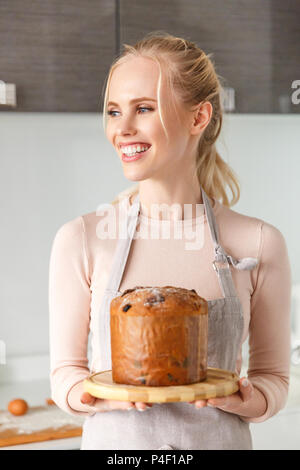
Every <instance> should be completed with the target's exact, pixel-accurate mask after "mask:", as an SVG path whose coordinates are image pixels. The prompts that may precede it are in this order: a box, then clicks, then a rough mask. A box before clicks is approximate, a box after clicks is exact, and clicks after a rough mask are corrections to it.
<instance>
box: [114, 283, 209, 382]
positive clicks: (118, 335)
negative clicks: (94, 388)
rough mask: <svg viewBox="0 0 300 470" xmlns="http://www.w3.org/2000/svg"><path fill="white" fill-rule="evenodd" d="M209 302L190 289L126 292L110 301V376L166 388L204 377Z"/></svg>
mask: <svg viewBox="0 0 300 470" xmlns="http://www.w3.org/2000/svg"><path fill="white" fill-rule="evenodd" d="M207 313H208V305H207V301H206V300H205V299H204V298H202V297H200V296H199V295H198V294H197V292H196V291H195V290H194V289H192V290H189V289H184V288H180V287H174V286H164V287H142V286H136V287H134V288H132V289H127V290H125V291H124V292H123V293H122V294H121V295H119V296H117V297H115V298H114V299H113V300H112V301H111V304H110V329H111V354H112V378H113V381H114V382H116V383H121V384H128V385H146V386H168V385H186V384H191V383H197V382H200V381H201V380H204V379H205V378H206V371H207V332H208V315H207Z"/></svg>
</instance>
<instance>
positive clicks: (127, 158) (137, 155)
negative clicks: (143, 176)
mask: <svg viewBox="0 0 300 470" xmlns="http://www.w3.org/2000/svg"><path fill="white" fill-rule="evenodd" d="M151 147H152V146H151V145H150V147H148V148H147V149H146V150H143V151H141V152H136V153H134V154H133V155H127V154H126V153H123V152H122V160H123V161H124V162H131V161H135V160H138V159H139V158H141V157H143V156H144V155H145V154H146V153H147V152H148V150H149V149H150V148H151Z"/></svg>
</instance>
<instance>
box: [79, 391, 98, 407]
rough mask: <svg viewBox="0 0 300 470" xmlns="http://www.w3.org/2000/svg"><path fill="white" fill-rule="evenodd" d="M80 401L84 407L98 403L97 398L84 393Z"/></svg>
mask: <svg viewBox="0 0 300 470" xmlns="http://www.w3.org/2000/svg"><path fill="white" fill-rule="evenodd" d="M80 401H81V403H83V404H84V405H92V404H93V403H94V402H95V401H96V398H95V397H93V396H92V395H91V394H90V393H88V392H84V393H83V394H82V395H81V397H80Z"/></svg>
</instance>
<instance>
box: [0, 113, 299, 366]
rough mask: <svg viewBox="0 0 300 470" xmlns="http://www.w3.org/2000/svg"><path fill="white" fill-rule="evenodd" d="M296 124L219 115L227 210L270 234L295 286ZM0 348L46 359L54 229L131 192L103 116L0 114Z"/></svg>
mask: <svg viewBox="0 0 300 470" xmlns="http://www.w3.org/2000/svg"><path fill="white" fill-rule="evenodd" d="M299 130H300V116H298V115H234V114H233V115H226V116H225V121H224V127H223V132H222V134H221V136H220V141H219V144H218V149H219V151H220V153H221V154H222V156H223V158H224V159H226V160H227V161H228V162H229V163H230V165H231V166H232V167H233V169H234V170H235V172H236V173H237V175H238V176H239V179H240V182H241V199H240V202H239V203H238V204H237V205H236V206H234V207H233V209H234V210H237V211H238V212H242V213H244V214H248V215H251V216H255V217H259V218H262V219H264V220H266V221H267V222H269V223H272V224H273V225H275V226H276V227H278V228H279V229H280V230H281V231H282V233H283V234H284V236H285V237H286V240H287V243H288V249H289V253H290V257H291V264H292V272H293V280H294V282H296V281H297V282H299V281H300V248H299V245H298V243H297V242H298V234H299V229H300V222H299V219H298V201H299V200H300V197H299V196H300V188H299V185H298V175H299V174H300V171H299V170H300V158H299V157H300V152H299V133H300V131H299ZM0 165H1V167H0V178H1V180H0V191H1V230H0V250H1V252H0V256H1V267H0V283H1V295H0V309H1V310H0V312H1V313H0V340H2V341H4V342H5V344H6V353H7V357H10V358H12V357H17V356H25V355H40V354H44V355H47V354H48V351H49V342H48V269H49V257H50V250H51V245H52V242H53V238H54V235H55V233H56V231H57V230H58V228H59V227H60V226H61V225H62V224H63V223H65V222H66V221H68V220H71V219H73V218H74V217H77V216H78V215H80V214H84V213H86V212H90V211H93V210H96V208H97V206H98V205H99V204H101V203H103V202H109V201H111V200H112V198H113V197H114V196H115V195H116V194H117V193H118V192H119V191H121V190H123V189H125V188H126V187H128V186H130V185H131V184H132V182H130V181H127V180H126V179H125V178H124V176H123V172H122V167H121V165H120V163H119V160H118V157H117V155H116V153H115V151H114V149H113V148H112V147H111V145H110V143H109V142H108V141H107V140H106V137H105V135H104V131H103V129H102V115H97V114H89V113H88V114H85V113H83V114H69V113H49V114H48V113H4V112H3V113H1V114H0Z"/></svg>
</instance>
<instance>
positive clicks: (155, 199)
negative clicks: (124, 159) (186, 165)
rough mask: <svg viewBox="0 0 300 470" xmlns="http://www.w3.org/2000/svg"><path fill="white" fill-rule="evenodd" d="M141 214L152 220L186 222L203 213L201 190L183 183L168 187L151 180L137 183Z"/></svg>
mask: <svg viewBox="0 0 300 470" xmlns="http://www.w3.org/2000/svg"><path fill="white" fill-rule="evenodd" d="M139 196H140V206H141V214H142V215H145V216H146V217H151V218H152V219H160V220H171V219H173V220H186V219H191V218H193V219H194V218H196V217H199V215H201V214H202V213H203V206H201V207H200V206H199V204H203V200H202V194H201V188H200V185H199V183H198V182H197V184H196V183H195V184H194V185H192V184H189V182H185V181H183V182H182V184H174V182H173V183H172V184H170V185H167V184H166V183H162V182H159V181H153V180H144V181H141V182H140V183H139Z"/></svg>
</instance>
